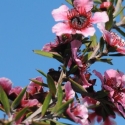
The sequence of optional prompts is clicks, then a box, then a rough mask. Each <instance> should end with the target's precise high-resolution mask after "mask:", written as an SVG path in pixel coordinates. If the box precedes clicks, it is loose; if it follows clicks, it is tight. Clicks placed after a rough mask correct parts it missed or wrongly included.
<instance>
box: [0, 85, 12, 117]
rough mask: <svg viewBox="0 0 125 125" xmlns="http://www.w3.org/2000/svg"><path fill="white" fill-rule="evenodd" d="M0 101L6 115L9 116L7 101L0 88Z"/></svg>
mask: <svg viewBox="0 0 125 125" xmlns="http://www.w3.org/2000/svg"><path fill="white" fill-rule="evenodd" d="M0 101H1V103H2V104H3V107H4V110H5V112H6V114H7V115H10V104H9V99H8V97H7V95H6V93H5V92H4V90H3V88H2V87H1V86H0Z"/></svg>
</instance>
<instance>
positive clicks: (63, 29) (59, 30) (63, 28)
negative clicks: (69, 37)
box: [52, 23, 72, 36]
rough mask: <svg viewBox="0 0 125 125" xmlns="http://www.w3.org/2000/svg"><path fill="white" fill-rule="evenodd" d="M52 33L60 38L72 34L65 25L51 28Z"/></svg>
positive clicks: (58, 24) (61, 24) (60, 24)
mask: <svg viewBox="0 0 125 125" xmlns="http://www.w3.org/2000/svg"><path fill="white" fill-rule="evenodd" d="M52 32H53V33H56V35H57V36H61V35H62V34H66V33H69V34H72V29H71V28H70V27H69V25H67V24H66V23H57V24H56V25H54V26H53V27H52Z"/></svg>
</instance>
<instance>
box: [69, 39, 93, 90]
mask: <svg viewBox="0 0 125 125" xmlns="http://www.w3.org/2000/svg"><path fill="white" fill-rule="evenodd" d="M81 45H82V43H81V41H79V40H73V41H72V42H71V50H72V58H73V60H75V62H76V64H77V65H78V68H79V75H80V78H81V81H82V86H83V87H84V88H87V87H89V86H91V84H89V83H88V81H87V80H86V78H85V74H84V71H85V68H86V65H85V64H84V63H83V62H82V60H81V59H80V58H79V57H78V55H77V52H78V49H79V48H80V47H81Z"/></svg>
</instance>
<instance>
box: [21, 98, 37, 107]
mask: <svg viewBox="0 0 125 125" xmlns="http://www.w3.org/2000/svg"><path fill="white" fill-rule="evenodd" d="M38 104H39V102H38V100H37V99H28V100H22V101H21V106H22V107H34V106H37V105H38Z"/></svg>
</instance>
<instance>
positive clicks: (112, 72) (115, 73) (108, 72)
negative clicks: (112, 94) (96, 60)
mask: <svg viewBox="0 0 125 125" xmlns="http://www.w3.org/2000/svg"><path fill="white" fill-rule="evenodd" d="M104 75H105V77H106V79H110V78H116V79H117V78H118V77H121V76H120V74H119V73H118V71H116V70H114V69H109V70H106V71H105V73H104Z"/></svg>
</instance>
